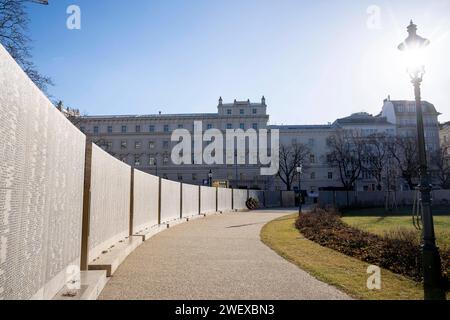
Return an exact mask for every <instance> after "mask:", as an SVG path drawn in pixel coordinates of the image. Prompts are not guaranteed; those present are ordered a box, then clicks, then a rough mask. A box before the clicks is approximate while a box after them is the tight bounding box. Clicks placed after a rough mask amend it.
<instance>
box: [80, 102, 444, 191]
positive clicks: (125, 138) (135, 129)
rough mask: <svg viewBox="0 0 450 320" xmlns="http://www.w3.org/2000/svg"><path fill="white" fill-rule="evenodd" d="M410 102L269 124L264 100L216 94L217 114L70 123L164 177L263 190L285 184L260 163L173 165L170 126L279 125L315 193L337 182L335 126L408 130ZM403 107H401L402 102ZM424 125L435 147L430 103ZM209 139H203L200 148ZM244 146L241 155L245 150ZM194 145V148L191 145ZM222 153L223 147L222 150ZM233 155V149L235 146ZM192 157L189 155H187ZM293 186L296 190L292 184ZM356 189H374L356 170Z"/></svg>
mask: <svg viewBox="0 0 450 320" xmlns="http://www.w3.org/2000/svg"><path fill="white" fill-rule="evenodd" d="M411 103H412V102H407V101H391V100H390V99H387V100H385V102H384V105H383V108H382V112H381V113H380V114H379V115H377V116H373V115H370V114H367V113H356V114H353V115H351V116H349V117H346V118H342V119H338V120H336V121H335V122H334V123H330V124H327V125H292V126H289V125H286V126H285V125H283V126H274V125H269V115H268V113H267V104H266V99H265V98H264V97H262V99H261V101H260V102H258V103H253V102H251V101H250V100H247V101H237V100H234V102H232V103H224V102H223V99H222V98H220V99H219V103H218V106H217V112H216V113H203V114H171V115H165V114H162V113H160V114H158V115H136V116H132V115H125V116H80V117H79V118H77V120H76V122H74V123H75V124H76V125H77V126H78V127H79V128H80V130H81V131H83V132H84V133H85V134H86V135H87V136H88V137H90V138H91V139H92V140H93V141H94V142H95V143H96V144H98V145H99V146H101V147H102V148H103V149H104V150H106V151H107V152H109V153H110V154H111V155H113V156H115V157H117V158H118V159H120V160H121V161H124V162H126V163H128V164H130V165H131V166H133V167H135V168H137V169H138V170H141V171H144V172H148V173H150V174H154V175H157V176H160V177H163V178H165V179H170V180H174V181H181V182H186V183H190V184H198V185H202V184H206V183H207V182H208V174H209V173H210V171H211V172H212V174H213V180H214V181H220V182H222V183H223V182H226V183H227V184H228V185H229V186H230V187H233V188H253V189H264V190H283V189H285V188H286V186H285V184H284V183H283V182H282V181H281V180H280V178H279V177H277V176H262V175H261V174H260V169H261V166H260V165H248V164H243V165H239V164H236V163H237V161H236V160H237V159H235V163H234V164H223V165H205V164H203V165H199V164H195V163H194V162H193V163H192V164H183V165H174V164H173V163H172V159H171V152H172V148H173V147H174V145H176V144H177V143H178V142H172V141H171V136H172V132H173V131H174V130H175V129H186V130H188V131H189V132H191V133H193V131H194V122H199V121H200V122H201V123H202V131H206V130H209V129H219V130H220V131H221V132H226V130H229V129H242V130H244V131H245V130H249V129H254V130H256V131H257V130H259V129H267V130H269V131H270V130H274V129H277V130H279V134H280V145H285V146H292V145H294V144H303V145H306V146H307V147H308V149H309V150H310V155H309V156H308V159H307V160H308V161H306V162H307V164H306V165H305V170H304V173H303V175H302V190H303V191H306V192H308V193H309V194H310V195H311V196H317V194H318V192H319V191H320V190H321V189H328V188H339V187H342V184H341V181H340V177H339V171H338V170H337V169H336V168H333V167H330V165H329V164H328V161H327V153H328V152H329V149H328V145H327V141H328V139H329V138H330V137H331V136H332V135H334V134H336V132H338V131H339V130H346V131H352V132H355V133H356V134H357V135H359V136H361V137H364V136H370V135H373V134H377V133H379V134H380V133H383V134H387V135H410V134H413V131H414V125H415V123H414V121H413V120H415V114H414V112H415V111H414V110H413V108H412V107H411ZM402 106H404V107H402ZM424 106H425V108H426V109H425V114H426V121H425V122H426V126H427V147H428V148H430V149H432V148H438V147H439V127H438V119H437V118H438V115H439V113H438V112H437V111H436V109H435V108H434V106H433V105H431V104H429V103H428V102H424ZM207 145H208V143H206V142H204V145H203V147H206V146H207ZM248 147H249V146H248V145H246V156H248V153H249V149H248ZM192 150H194V148H192ZM224 153H225V151H224ZM235 158H237V153H236V151H235ZM192 159H194V155H192ZM293 185H294V187H293V189H294V190H298V188H297V187H296V184H295V183H294V184H293ZM356 188H357V189H358V190H361V191H362V190H373V189H374V188H375V186H374V181H373V179H371V178H370V177H369V176H364V175H361V178H360V179H359V181H358V183H357V185H356Z"/></svg>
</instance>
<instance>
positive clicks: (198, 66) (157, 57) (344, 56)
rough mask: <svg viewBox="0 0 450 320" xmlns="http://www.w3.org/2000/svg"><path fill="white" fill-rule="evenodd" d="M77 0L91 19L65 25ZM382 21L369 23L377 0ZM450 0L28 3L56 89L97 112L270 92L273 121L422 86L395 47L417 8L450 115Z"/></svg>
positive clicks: (327, 113)
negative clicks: (374, 24) (75, 26)
mask: <svg viewBox="0 0 450 320" xmlns="http://www.w3.org/2000/svg"><path fill="white" fill-rule="evenodd" d="M70 4H76V5H79V6H80V8H81V12H82V17H81V18H82V29H81V30H68V29H67V28H66V19H67V17H68V15H67V14H66V8H67V6H68V5H70ZM373 4H375V5H377V6H379V8H380V9H381V15H380V18H381V20H380V27H381V29H373V28H368V27H367V21H368V19H369V14H368V13H367V9H368V7H369V6H370V5H373ZM449 17H450V1H448V0H428V1H422V0H404V1H400V0H395V1H385V0H370V1H366V0H358V1H354V0H340V1H338V0H328V1H325V0H322V1H317V0H315V1H301V0H282V1H275V0H158V1H154V0H132V1H125V0H121V1H119V0H95V1H93V0H78V1H77V0H50V5H49V6H39V5H32V6H30V18H31V23H30V33H31V37H32V38H33V40H34V42H33V47H34V49H33V53H34V58H35V62H36V64H37V65H38V67H39V69H40V70H41V71H42V72H43V73H45V74H47V75H49V76H51V77H52V78H53V80H54V82H55V83H56V86H55V87H53V88H51V90H50V91H51V94H52V95H53V96H54V98H55V99H62V100H63V101H64V102H65V104H66V105H68V106H70V107H74V108H79V109H80V110H82V111H84V112H87V113H88V114H90V115H95V114H151V113H157V112H158V111H162V112H163V113H185V112H215V111H216V106H217V100H218V98H219V96H222V97H223V98H224V100H225V101H232V100H233V99H235V98H237V99H242V100H246V99H247V98H250V99H251V100H252V101H255V100H259V99H260V98H261V96H262V95H265V96H266V98H267V102H268V105H269V113H270V115H271V123H274V124H275V123H276V124H315V123H327V122H328V121H334V120H335V119H336V118H338V117H343V116H347V115H348V114H350V113H352V112H358V111H367V112H370V113H373V114H375V113H378V112H379V111H380V109H381V106H382V101H383V99H384V98H385V97H387V95H388V94H390V95H391V96H392V99H411V98H412V95H413V92H412V87H411V84H410V83H409V78H408V75H407V74H406V72H405V66H403V65H402V59H401V56H400V53H399V52H397V50H396V46H397V45H398V44H399V43H400V42H401V41H402V40H403V39H404V38H405V37H406V25H407V24H408V23H409V20H410V19H411V18H414V20H415V22H416V23H417V24H418V25H419V28H420V29H419V34H422V35H423V36H427V37H429V38H431V40H432V43H433V45H432V46H431V47H430V49H429V50H430V52H431V53H430V59H429V61H428V62H427V72H428V73H427V75H426V78H425V82H424V85H423V96H424V98H425V99H427V100H429V101H430V102H433V103H434V104H435V105H436V107H437V108H438V110H439V111H440V112H442V113H443V114H444V115H443V116H442V117H441V119H440V120H441V121H448V120H450V102H449V95H450V90H449V89H450V88H449V84H450V72H449V71H450V59H449V57H450V37H449V31H450V19H449Z"/></svg>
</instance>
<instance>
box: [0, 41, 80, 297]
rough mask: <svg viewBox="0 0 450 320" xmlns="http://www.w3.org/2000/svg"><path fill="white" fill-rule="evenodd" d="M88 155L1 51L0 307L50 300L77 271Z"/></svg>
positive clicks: (66, 124)
mask: <svg viewBox="0 0 450 320" xmlns="http://www.w3.org/2000/svg"><path fill="white" fill-rule="evenodd" d="M84 150H85V137H84V135H83V134H82V133H81V132H79V131H78V129H76V128H75V127H74V126H72V124H71V123H70V122H69V121H68V120H67V119H66V118H65V117H64V116H63V115H62V114H61V113H60V112H59V111H58V110H57V109H56V108H55V107H54V106H53V105H52V104H51V103H50V101H49V100H48V99H47V98H46V97H45V96H44V94H42V92H40V91H39V89H38V88H37V87H36V86H35V85H34V84H33V83H32V81H31V80H30V79H29V78H28V77H27V76H26V75H25V73H24V72H23V71H22V70H21V69H20V67H19V66H18V65H17V64H16V63H15V62H14V60H13V59H12V58H11V57H10V56H9V54H8V53H7V52H6V50H5V49H4V48H3V47H2V46H1V45H0V300H2V299H30V298H37V299H49V298H51V297H53V296H54V295H55V294H56V293H57V292H58V290H59V289H60V288H61V287H62V285H63V284H64V283H65V277H66V274H65V270H66V268H67V267H68V266H69V265H72V264H74V265H79V260H80V254H81V253H80V251H81V248H80V242H81V222H82V208H83V206H82V204H83V201H82V199H83V172H84Z"/></svg>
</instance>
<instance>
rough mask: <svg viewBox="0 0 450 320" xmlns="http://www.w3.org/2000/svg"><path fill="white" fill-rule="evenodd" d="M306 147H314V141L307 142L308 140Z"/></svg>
mask: <svg viewBox="0 0 450 320" xmlns="http://www.w3.org/2000/svg"><path fill="white" fill-rule="evenodd" d="M308 145H309V146H310V147H313V146H314V139H309V140H308Z"/></svg>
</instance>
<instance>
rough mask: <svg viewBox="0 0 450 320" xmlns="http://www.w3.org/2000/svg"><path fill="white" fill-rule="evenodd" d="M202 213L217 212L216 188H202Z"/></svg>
mask: <svg viewBox="0 0 450 320" xmlns="http://www.w3.org/2000/svg"><path fill="white" fill-rule="evenodd" d="M200 212H201V213H213V212H216V188H211V187H203V186H202V187H200Z"/></svg>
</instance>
